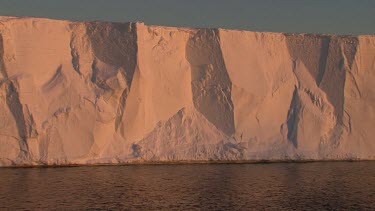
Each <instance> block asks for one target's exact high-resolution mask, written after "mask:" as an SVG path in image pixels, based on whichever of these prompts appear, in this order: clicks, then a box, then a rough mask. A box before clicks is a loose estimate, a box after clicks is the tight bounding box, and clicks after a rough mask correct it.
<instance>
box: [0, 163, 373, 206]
mask: <svg viewBox="0 0 375 211" xmlns="http://www.w3.org/2000/svg"><path fill="white" fill-rule="evenodd" d="M0 209H1V210H3V209H10V210H15V209H28V210H40V209H44V210H53V209H59V210H60V209H62V210H66V209H68V210H82V209H125V210H292V209H295V210H375V162H317V163H272V164H192V165H132V166H93V167H61V168H0Z"/></svg>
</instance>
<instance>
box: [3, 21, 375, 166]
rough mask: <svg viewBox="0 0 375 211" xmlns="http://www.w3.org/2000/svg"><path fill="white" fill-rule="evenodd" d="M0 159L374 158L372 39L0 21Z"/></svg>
mask: <svg viewBox="0 0 375 211" xmlns="http://www.w3.org/2000/svg"><path fill="white" fill-rule="evenodd" d="M0 70H1V71H0V165H1V166H12V165H67V164H112V163H144V162H204V161H221V162H233V161H259V160H271V161H272V160H274V161H279V160H348V159H356V160H374V159H375V140H374V137H375V130H374V129H373V126H374V124H375V86H374V81H375V36H372V35H363V36H338V35H311V34H284V33H269V32H251V31H239V30H225V29H190V28H176V27H163V26H147V25H145V24H143V23H109V22H72V21H62V20H50V19H42V18H18V17H1V18H0Z"/></svg>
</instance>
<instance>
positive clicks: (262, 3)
mask: <svg viewBox="0 0 375 211" xmlns="http://www.w3.org/2000/svg"><path fill="white" fill-rule="evenodd" d="M0 15H13V16H36V17H49V18H56V19H72V20H102V21H119V22H128V21H144V22H145V23H146V24H153V25H168V26H188V27H212V28H213V27H221V28H234V29H247V30H257V31H279V32H306V33H334V34H375V0H0Z"/></svg>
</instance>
